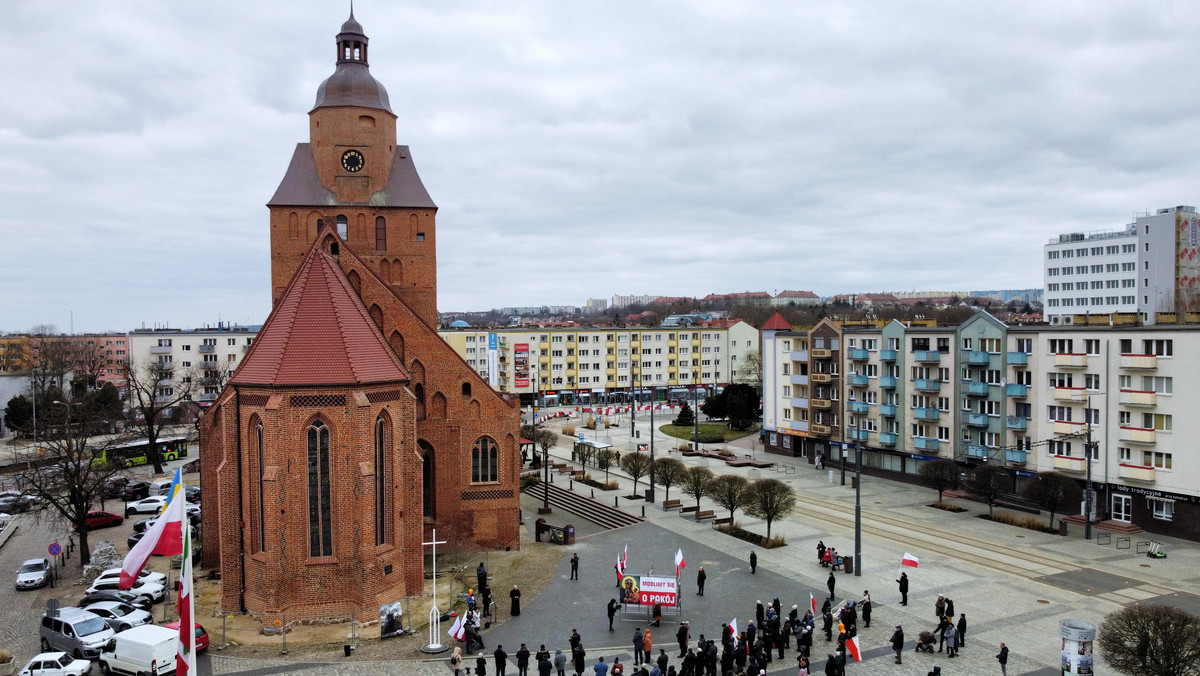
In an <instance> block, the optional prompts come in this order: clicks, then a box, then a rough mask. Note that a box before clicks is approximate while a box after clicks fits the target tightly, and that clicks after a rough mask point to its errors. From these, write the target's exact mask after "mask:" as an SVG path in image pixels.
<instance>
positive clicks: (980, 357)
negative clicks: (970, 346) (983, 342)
mask: <svg viewBox="0 0 1200 676" xmlns="http://www.w3.org/2000/svg"><path fill="white" fill-rule="evenodd" d="M962 360H963V363H964V364H966V365H967V366H987V365H988V363H989V362H990V361H991V360H992V355H990V354H988V353H987V352H983V351H981V350H963V351H962Z"/></svg>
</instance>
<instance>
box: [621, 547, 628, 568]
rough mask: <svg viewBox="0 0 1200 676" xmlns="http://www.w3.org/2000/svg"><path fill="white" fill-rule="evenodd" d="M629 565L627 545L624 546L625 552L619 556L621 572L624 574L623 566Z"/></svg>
mask: <svg viewBox="0 0 1200 676" xmlns="http://www.w3.org/2000/svg"><path fill="white" fill-rule="evenodd" d="M627 565H629V544H628V543H626V545H625V552H624V553H623V554H621V572H625V566H627Z"/></svg>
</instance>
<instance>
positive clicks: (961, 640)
mask: <svg viewBox="0 0 1200 676" xmlns="http://www.w3.org/2000/svg"><path fill="white" fill-rule="evenodd" d="M957 628H958V647H960V648H961V647H963V646H965V645H966V644H967V614H966V613H959V615H958V627H957Z"/></svg>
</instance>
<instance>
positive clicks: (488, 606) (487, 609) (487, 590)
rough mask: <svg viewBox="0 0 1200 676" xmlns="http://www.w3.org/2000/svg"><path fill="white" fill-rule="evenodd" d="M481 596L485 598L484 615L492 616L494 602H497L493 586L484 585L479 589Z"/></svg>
mask: <svg viewBox="0 0 1200 676" xmlns="http://www.w3.org/2000/svg"><path fill="white" fill-rule="evenodd" d="M479 597H480V598H481V599H482V600H483V616H484V617H491V616H492V603H494V602H495V601H494V599H493V598H492V588H491V587H489V586H487V585H484V586H483V587H482V588H481V589H480V590H479Z"/></svg>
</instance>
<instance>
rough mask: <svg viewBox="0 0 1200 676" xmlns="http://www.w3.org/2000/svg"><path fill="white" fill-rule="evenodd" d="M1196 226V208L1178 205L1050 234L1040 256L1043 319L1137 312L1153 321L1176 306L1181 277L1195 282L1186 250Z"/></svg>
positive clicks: (1193, 242) (1198, 265)
mask: <svg viewBox="0 0 1200 676" xmlns="http://www.w3.org/2000/svg"><path fill="white" fill-rule="evenodd" d="M1196 228H1197V226H1196V208H1195V207H1191V206H1177V207H1170V208H1166V209H1159V210H1158V212H1157V213H1155V214H1147V215H1144V216H1139V217H1138V218H1137V219H1136V220H1135V222H1133V223H1130V224H1129V225H1127V226H1125V227H1124V228H1123V229H1121V230H1113V231H1104V232H1099V231H1098V232H1089V233H1082V232H1075V233H1067V234H1063V235H1059V236H1058V237H1056V238H1054V239H1052V240H1050V242H1049V243H1048V244H1046V245H1045V247H1044V255H1043V260H1042V265H1043V279H1044V285H1045V293H1044V315H1045V317H1046V320H1047V321H1048V322H1049V323H1050V324H1051V325H1059V324H1070V323H1072V322H1073V317H1074V316H1075V315H1086V314H1092V315H1107V314H1112V313H1137V314H1138V315H1139V317H1140V318H1141V321H1142V322H1143V323H1153V322H1154V316H1155V313H1157V312H1172V311H1174V310H1175V304H1176V303H1175V301H1176V290H1177V289H1178V288H1180V281H1181V280H1183V288H1185V289H1187V288H1192V287H1193V286H1194V285H1195V283H1196V281H1195V280H1194V279H1193V278H1194V276H1195V271H1193V274H1192V275H1189V274H1187V270H1188V268H1189V267H1193V268H1197V269H1200V262H1196V263H1194V264H1193V260H1194V256H1191V257H1189V256H1188V252H1189V251H1190V250H1191V251H1194V250H1195V249H1196V247H1197V242H1196ZM1177 261H1180V262H1184V265H1183V266H1177V265H1176V262H1177ZM1177 268H1178V269H1177Z"/></svg>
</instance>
